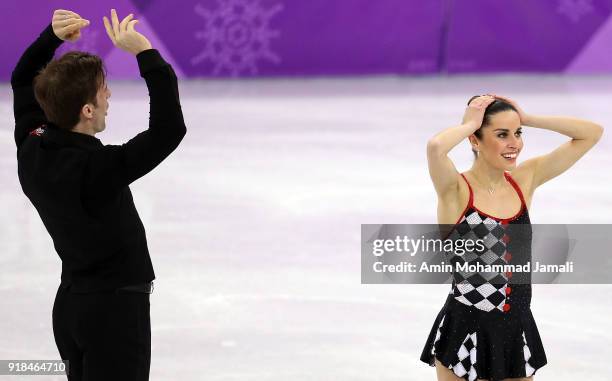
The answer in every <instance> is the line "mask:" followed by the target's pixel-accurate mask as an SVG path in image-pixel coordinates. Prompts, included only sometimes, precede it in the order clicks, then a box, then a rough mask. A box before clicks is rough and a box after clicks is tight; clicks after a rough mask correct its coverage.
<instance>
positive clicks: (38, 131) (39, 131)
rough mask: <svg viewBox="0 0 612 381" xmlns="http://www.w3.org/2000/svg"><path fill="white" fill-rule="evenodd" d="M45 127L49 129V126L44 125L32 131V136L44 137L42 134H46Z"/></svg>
mask: <svg viewBox="0 0 612 381" xmlns="http://www.w3.org/2000/svg"><path fill="white" fill-rule="evenodd" d="M45 127H47V125H46V124H43V125H42V126H40V127H38V128H35V129H33V130H32V131H30V135H33V136H42V134H44V133H45Z"/></svg>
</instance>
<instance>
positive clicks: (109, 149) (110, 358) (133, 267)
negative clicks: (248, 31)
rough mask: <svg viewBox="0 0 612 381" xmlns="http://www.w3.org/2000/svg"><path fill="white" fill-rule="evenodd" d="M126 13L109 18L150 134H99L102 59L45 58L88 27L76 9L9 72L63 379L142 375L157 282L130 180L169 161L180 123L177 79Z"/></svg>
mask: <svg viewBox="0 0 612 381" xmlns="http://www.w3.org/2000/svg"><path fill="white" fill-rule="evenodd" d="M132 18H133V16H132V15H129V16H127V17H126V18H124V19H123V20H122V21H121V22H119V19H118V17H117V13H116V12H115V10H112V11H111V19H110V20H108V19H107V18H106V17H104V25H105V27H106V31H107V33H108V35H109V37H110V38H111V40H112V41H113V44H114V45H115V46H117V47H119V48H121V49H123V50H125V51H127V52H130V53H132V54H134V55H135V56H136V59H137V61H138V67H139V69H140V74H141V76H142V77H143V78H144V79H145V82H146V84H147V88H148V90H149V97H150V116H149V128H148V129H147V130H146V131H143V132H141V133H140V134H138V135H136V136H135V137H134V138H132V139H130V140H129V141H128V142H127V143H125V144H123V145H103V144H102V143H101V142H100V140H98V139H97V138H95V134H96V133H98V132H101V131H103V130H104V128H105V116H106V113H107V110H108V98H109V97H110V91H109V90H108V87H107V86H106V74H105V70H104V66H103V64H102V61H101V59H100V58H99V57H97V56H95V55H90V54H87V53H83V52H71V53H67V54H65V55H64V56H62V57H61V58H59V59H58V60H52V57H53V54H54V52H55V50H56V49H57V48H58V47H59V46H60V45H61V44H62V42H63V41H66V40H68V41H75V40H77V39H78V38H79V37H80V30H81V28H83V27H86V26H87V25H88V24H89V21H87V20H85V19H83V18H81V17H80V16H79V15H78V14H76V13H74V12H71V11H66V10H56V11H55V12H54V14H53V19H52V22H51V25H49V26H48V27H47V28H46V29H45V30H44V31H43V32H42V33H41V34H40V36H39V37H38V39H36V41H34V43H32V45H30V47H28V49H27V50H26V51H25V53H24V54H23V56H22V57H21V59H20V60H19V62H18V63H17V66H16V67H15V70H14V71H13V74H12V77H11V86H12V88H13V94H14V113H15V142H16V144H17V161H18V173H19V181H20V183H21V187H22V189H23V191H24V193H25V194H26V196H27V197H28V198H29V199H30V201H31V202H32V204H33V205H34V207H36V210H37V211H38V213H39V215H40V217H41V219H42V221H43V223H44V225H45V227H46V229H47V231H48V232H49V234H50V235H51V238H52V239H53V244H54V246H55V250H56V251H57V253H58V254H59V256H60V258H61V260H62V275H61V284H60V287H59V288H58V291H57V295H56V299H55V304H54V306H53V332H54V336H55V341H56V344H57V347H58V349H59V352H60V356H61V358H62V359H63V360H68V379H69V380H87V381H92V380H104V381H109V380H113V381H118V380H130V381H140V380H148V378H149V367H150V361H151V325H150V318H149V293H150V292H151V291H152V281H153V279H154V278H155V275H154V273H153V267H152V264H151V259H150V257H149V252H148V248H147V240H146V236H145V230H144V227H143V225H142V222H141V220H140V218H139V217H138V212H137V211H136V208H135V206H134V202H133V200H132V194H131V192H130V188H129V184H130V183H132V182H133V181H135V180H137V179H138V178H140V177H142V176H144V175H145V174H147V173H148V172H150V171H151V170H152V169H153V168H155V167H156V166H157V165H158V164H160V163H161V162H162V161H163V160H164V159H165V158H166V157H167V156H168V155H170V153H171V152H172V151H174V149H176V147H177V146H178V144H179V143H180V142H181V140H182V139H183V136H184V135H185V132H186V127H185V123H184V121H183V115H182V111H181V105H180V101H179V93H178V85H177V79H176V75H175V73H174V71H173V70H172V67H171V66H170V65H169V64H168V63H167V62H165V61H164V60H163V58H162V57H161V55H160V54H159V52H158V51H157V50H155V49H152V47H151V44H150V42H149V41H148V40H147V38H146V37H144V36H143V35H142V34H140V33H138V32H137V31H135V30H134V25H135V24H136V23H137V20H133V19H132Z"/></svg>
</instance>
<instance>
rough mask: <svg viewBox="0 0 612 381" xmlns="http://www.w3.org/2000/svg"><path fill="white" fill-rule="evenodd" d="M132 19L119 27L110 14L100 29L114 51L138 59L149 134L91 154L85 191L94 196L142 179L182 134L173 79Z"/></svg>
mask: <svg viewBox="0 0 612 381" xmlns="http://www.w3.org/2000/svg"><path fill="white" fill-rule="evenodd" d="M132 17H133V15H131V14H130V15H128V16H127V17H126V18H124V19H123V20H122V21H121V22H119V20H118V18H117V13H116V12H115V10H114V9H113V10H112V12H111V20H110V21H109V20H108V19H107V18H106V17H104V25H105V27H106V31H107V33H108V35H109V37H110V38H111V40H112V41H113V43H114V44H115V46H117V47H119V48H121V49H123V50H125V51H127V52H129V53H132V54H134V55H135V56H136V59H137V61H138V67H139V69H140V75H141V76H142V77H143V78H144V79H145V82H146V84H147V88H148V90H149V98H150V114H149V128H148V129H147V130H146V131H143V132H141V133H139V134H138V135H136V136H135V137H133V138H132V139H130V140H129V141H128V142H127V143H125V144H123V145H107V146H104V147H103V148H101V149H99V150H97V151H95V152H93V153H92V155H91V157H90V160H89V163H88V166H87V171H88V172H87V180H86V184H85V186H86V190H87V191H89V192H92V193H94V194H100V192H104V191H115V190H118V189H121V188H122V187H125V186H127V185H129V184H130V183H131V182H133V181H134V180H136V179H138V178H140V177H142V176H144V175H145V174H147V173H148V172H150V171H151V170H152V169H153V168H155V167H156V166H157V165H159V164H160V163H161V162H162V161H163V160H164V159H165V158H166V157H167V156H168V155H170V153H172V151H174V149H176V147H177V146H178V145H179V143H180V142H181V140H182V139H183V137H184V136H185V133H186V127H185V122H184V120H183V113H182V110H181V104H180V99H179V90H178V83H177V78H176V74H175V73H174V70H172V67H171V66H170V65H169V64H168V63H167V62H166V61H164V59H163V58H162V56H161V55H160V54H159V52H158V51H157V50H155V49H153V48H152V47H151V43H150V42H149V41H148V40H147V38H146V37H144V36H143V35H142V34H140V33H138V32H137V31H136V30H134V25H135V24H136V23H137V22H138V20H132Z"/></svg>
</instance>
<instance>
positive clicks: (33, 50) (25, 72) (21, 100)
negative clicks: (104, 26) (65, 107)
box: [11, 9, 89, 147]
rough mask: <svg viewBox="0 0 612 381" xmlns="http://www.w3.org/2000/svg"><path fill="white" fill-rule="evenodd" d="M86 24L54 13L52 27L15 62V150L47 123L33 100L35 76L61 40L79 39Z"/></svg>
mask: <svg viewBox="0 0 612 381" xmlns="http://www.w3.org/2000/svg"><path fill="white" fill-rule="evenodd" d="M87 25H89V21H88V20H84V19H82V18H81V16H79V15H78V14H76V13H74V12H71V11H67V10H63V9H58V10H56V11H55V12H53V18H52V21H51V25H49V26H47V27H46V28H45V30H44V31H43V32H42V33H41V34H40V36H39V37H38V38H37V39H36V40H35V41H34V42H33V43H32V45H30V46H29V47H28V48H27V49H26V51H25V52H24V53H23V55H22V56H21V58H20V59H19V61H18V62H17V65H16V66H15V69H14V70H13V73H12V75H11V87H12V88H13V113H14V116H15V143H16V144H17V147H19V146H20V145H21V142H22V141H23V139H24V138H25V137H26V136H27V134H28V132H30V130H32V129H33V128H35V127H37V126H39V125H40V124H42V123H44V122H45V121H46V118H45V114H44V113H43V110H42V109H41V108H40V105H39V104H38V102H37V101H36V98H34V90H33V88H32V81H33V80H34V77H36V75H37V74H38V72H39V71H40V70H41V69H43V68H44V67H45V66H46V65H47V64H48V63H49V61H51V59H52V58H53V54H54V53H55V50H56V49H57V48H58V47H59V46H60V45H61V44H62V42H63V41H64V40H68V41H76V40H77V39H79V37H80V30H81V28H83V27H86V26H87Z"/></svg>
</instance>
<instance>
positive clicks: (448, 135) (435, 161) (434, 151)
mask: <svg viewBox="0 0 612 381" xmlns="http://www.w3.org/2000/svg"><path fill="white" fill-rule="evenodd" d="M494 100H495V98H493V97H491V96H486V95H485V96H480V97H478V98H476V99H474V100H473V101H472V102H470V104H469V105H468V107H467V109H466V110H465V115H464V116H463V123H462V124H461V125H459V126H456V127H451V128H448V129H446V130H444V131H442V132H440V133H438V134H437V135H435V136H434V137H433V138H431V139H430V140H429V141H428V142H427V163H428V165H429V175H430V176H431V180H432V181H433V184H434V188H435V189H436V193H437V194H438V197H439V198H444V197H445V196H446V195H448V194H449V193H450V192H451V191H452V190H455V189H457V185H458V176H457V175H458V172H457V169H456V168H455V165H454V164H453V162H452V161H451V160H450V158H449V157H448V153H449V152H450V151H451V150H452V149H453V148H454V147H455V146H457V145H458V144H459V143H461V142H462V141H463V140H464V139H466V138H467V137H468V136H470V135H472V134H473V133H474V132H475V131H476V130H478V129H479V128H480V126H481V125H482V120H483V117H484V113H485V110H486V108H487V106H489V105H490V104H491V103H492V102H493V101H494Z"/></svg>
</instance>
